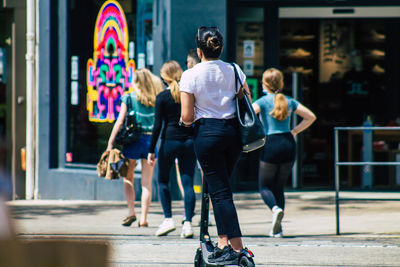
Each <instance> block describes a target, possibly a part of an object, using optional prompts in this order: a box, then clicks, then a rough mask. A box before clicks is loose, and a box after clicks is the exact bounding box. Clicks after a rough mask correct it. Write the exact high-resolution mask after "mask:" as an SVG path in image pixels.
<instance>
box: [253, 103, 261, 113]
mask: <svg viewBox="0 0 400 267" xmlns="http://www.w3.org/2000/svg"><path fill="white" fill-rule="evenodd" d="M253 109H254V112H255V113H256V114H258V113H260V111H261V109H260V106H259V105H257V104H256V103H253Z"/></svg>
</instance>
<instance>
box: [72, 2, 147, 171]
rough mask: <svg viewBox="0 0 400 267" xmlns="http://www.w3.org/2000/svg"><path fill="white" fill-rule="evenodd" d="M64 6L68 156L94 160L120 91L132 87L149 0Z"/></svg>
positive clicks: (103, 142) (104, 144) (103, 145)
mask: <svg viewBox="0 0 400 267" xmlns="http://www.w3.org/2000/svg"><path fill="white" fill-rule="evenodd" d="M149 3H150V4H149ZM68 6H69V10H68V23H69V25H68V26H69V27H68V59H69V62H68V64H69V65H68V70H69V73H68V74H67V75H68V79H67V80H68V84H67V92H68V94H67V95H68V98H67V100H66V101H67V106H68V124H67V133H68V141H67V154H66V161H67V162H68V163H80V164H82V163H83V164H95V163H97V161H98V160H99V157H100V155H101V153H102V152H103V151H104V150H105V149H106V147H107V142H108V138H109V135H110V133H111V130H112V127H113V125H114V122H115V120H116V118H117V117H118V114H119V110H120V105H121V96H122V95H123V94H124V93H125V92H128V91H131V90H132V89H133V88H132V77H133V72H134V70H135V68H136V64H137V63H136V61H135V60H136V58H137V54H138V53H139V51H138V48H137V44H138V43H140V44H143V43H144V45H145V48H146V45H147V42H148V41H149V39H151V34H149V33H148V30H146V28H148V25H149V24H150V25H151V23H152V21H151V19H150V17H151V16H150V15H149V14H148V13H151V12H152V1H149V0H137V1H136V0H120V1H113V0H109V1H101V0H88V1H73V0H71V1H69V4H68ZM138 9H140V10H141V12H140V13H141V14H142V15H141V16H140V17H139V19H138V16H139V12H137V10H138ZM144 19H145V20H146V22H145V23H144V22H143V23H138V22H139V21H142V20H144ZM139 24H140V25H142V26H140V27H139V26H138V25H139ZM142 28H143V29H142ZM138 31H142V32H143V34H141V35H140V36H139V34H137V32H138ZM143 38H147V39H145V40H142V39H143ZM140 52H142V51H140ZM144 57H146V52H145V53H144ZM149 63H151V62H147V64H146V62H145V65H143V67H148V66H149Z"/></svg>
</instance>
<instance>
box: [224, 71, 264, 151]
mask: <svg viewBox="0 0 400 267" xmlns="http://www.w3.org/2000/svg"><path fill="white" fill-rule="evenodd" d="M231 65H232V66H233V69H234V71H235V86H236V97H235V102H236V115H237V118H238V121H239V129H240V138H241V141H242V151H243V152H246V153H247V152H251V151H253V150H256V149H259V148H261V147H263V146H264V144H265V131H264V126H263V125H262V123H261V121H260V119H259V118H258V116H257V115H256V113H255V112H254V109H253V107H252V105H251V103H250V100H249V96H248V95H247V94H248V92H247V91H246V90H245V89H244V88H243V84H242V81H241V80H240V79H239V75H238V72H237V69H236V66H235V64H233V63H231ZM238 82H239V84H240V88H239V89H238V88H237V87H238Z"/></svg>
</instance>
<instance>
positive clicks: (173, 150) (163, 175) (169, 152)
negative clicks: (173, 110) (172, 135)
mask: <svg viewBox="0 0 400 267" xmlns="http://www.w3.org/2000/svg"><path fill="white" fill-rule="evenodd" d="M175 158H177V159H178V165H179V171H180V174H181V181H182V186H183V190H184V195H185V196H184V203H185V220H186V221H192V217H193V213H194V208H195V204H196V196H195V194H194V190H193V174H194V168H195V164H196V155H195V153H194V146H193V140H192V139H183V140H169V139H167V140H162V142H161V146H160V149H159V152H158V189H159V194H160V200H161V205H162V208H163V211H164V216H165V218H171V217H172V211H171V193H170V190H169V186H168V183H169V173H170V170H171V167H172V166H173V165H174V163H175Z"/></svg>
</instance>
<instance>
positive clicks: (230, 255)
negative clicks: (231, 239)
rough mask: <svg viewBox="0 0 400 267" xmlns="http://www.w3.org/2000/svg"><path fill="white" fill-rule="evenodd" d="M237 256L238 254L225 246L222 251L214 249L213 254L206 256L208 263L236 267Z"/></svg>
mask: <svg viewBox="0 0 400 267" xmlns="http://www.w3.org/2000/svg"><path fill="white" fill-rule="evenodd" d="M239 255H240V253H239V252H236V251H234V250H233V249H232V247H231V246H226V247H224V248H223V249H220V248H218V247H215V250H214V252H213V253H212V254H211V255H210V256H208V261H209V262H210V263H215V264H217V265H237V264H238V263H239Z"/></svg>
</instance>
